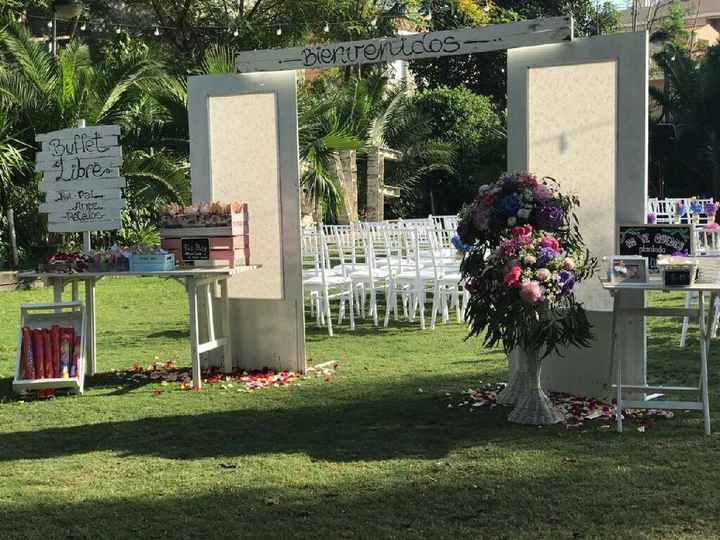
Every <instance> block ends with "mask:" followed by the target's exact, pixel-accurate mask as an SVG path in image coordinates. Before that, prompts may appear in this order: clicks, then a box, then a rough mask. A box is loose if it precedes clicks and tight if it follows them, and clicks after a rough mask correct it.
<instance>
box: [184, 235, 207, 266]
mask: <svg viewBox="0 0 720 540" xmlns="http://www.w3.org/2000/svg"><path fill="white" fill-rule="evenodd" d="M181 254H182V260H183V261H208V260H210V239H209V238H183V239H182V245H181Z"/></svg>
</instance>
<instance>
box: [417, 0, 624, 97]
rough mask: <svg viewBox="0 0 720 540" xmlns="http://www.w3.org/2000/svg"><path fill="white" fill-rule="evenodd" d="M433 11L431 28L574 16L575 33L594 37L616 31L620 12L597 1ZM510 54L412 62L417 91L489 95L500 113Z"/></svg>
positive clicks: (470, 0)
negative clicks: (448, 89) (442, 89)
mask: <svg viewBox="0 0 720 540" xmlns="http://www.w3.org/2000/svg"><path fill="white" fill-rule="evenodd" d="M424 9H425V11H426V12H427V11H428V9H429V10H430V12H431V13H432V22H431V30H449V29H453V28H463V27H467V26H483V25H488V24H503V23H509V22H514V21H517V20H522V19H535V18H540V17H554V16H559V15H567V14H569V13H571V14H572V15H573V17H574V20H575V32H576V35H579V36H590V35H596V34H604V33H608V32H612V31H614V30H615V29H616V28H617V23H618V12H617V9H615V7H614V6H613V4H612V2H604V3H602V4H598V3H597V2H595V1H593V0H532V1H525V0H492V1H489V2H486V1H485V0H450V1H445V0H432V1H431V2H428V3H427V4H425V8H424ZM506 64H507V53H506V51H498V52H488V53H482V54H474V55H458V56H446V57H442V58H430V59H426V60H416V61H413V62H411V66H412V70H413V72H414V73H415V74H416V75H417V82H418V87H419V88H420V89H421V90H423V89H429V88H437V87H440V86H449V87H454V86H465V87H467V88H469V89H470V90H472V91H473V92H475V93H477V94H481V95H484V96H490V97H491V98H492V100H493V102H494V103H495V105H496V106H497V108H498V110H503V109H505V105H506V95H505V94H506V76H505V66H506Z"/></svg>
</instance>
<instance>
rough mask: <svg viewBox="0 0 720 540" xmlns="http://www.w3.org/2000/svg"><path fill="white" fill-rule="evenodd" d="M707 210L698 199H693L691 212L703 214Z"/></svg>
mask: <svg viewBox="0 0 720 540" xmlns="http://www.w3.org/2000/svg"><path fill="white" fill-rule="evenodd" d="M704 211H705V209H704V208H703V205H702V204H700V203H699V202H697V201H693V202H691V203H690V213H692V214H702V213H703V212H704Z"/></svg>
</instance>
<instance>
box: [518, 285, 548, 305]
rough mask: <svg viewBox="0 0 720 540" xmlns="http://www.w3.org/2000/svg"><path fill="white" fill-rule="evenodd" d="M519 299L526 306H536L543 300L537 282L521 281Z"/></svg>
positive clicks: (541, 291) (540, 288)
mask: <svg viewBox="0 0 720 540" xmlns="http://www.w3.org/2000/svg"><path fill="white" fill-rule="evenodd" d="M520 299H521V300H522V301H523V302H525V303H526V304H538V303H540V302H542V300H543V290H542V287H540V283H538V282H537V281H523V282H522V284H521V285H520Z"/></svg>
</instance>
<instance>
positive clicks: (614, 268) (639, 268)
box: [608, 255, 649, 285]
mask: <svg viewBox="0 0 720 540" xmlns="http://www.w3.org/2000/svg"><path fill="white" fill-rule="evenodd" d="M648 275H649V267H648V260H647V258H646V257H643V256H640V255H620V256H614V257H608V279H609V281H610V283H612V284H613V285H641V284H643V283H647V282H648Z"/></svg>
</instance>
